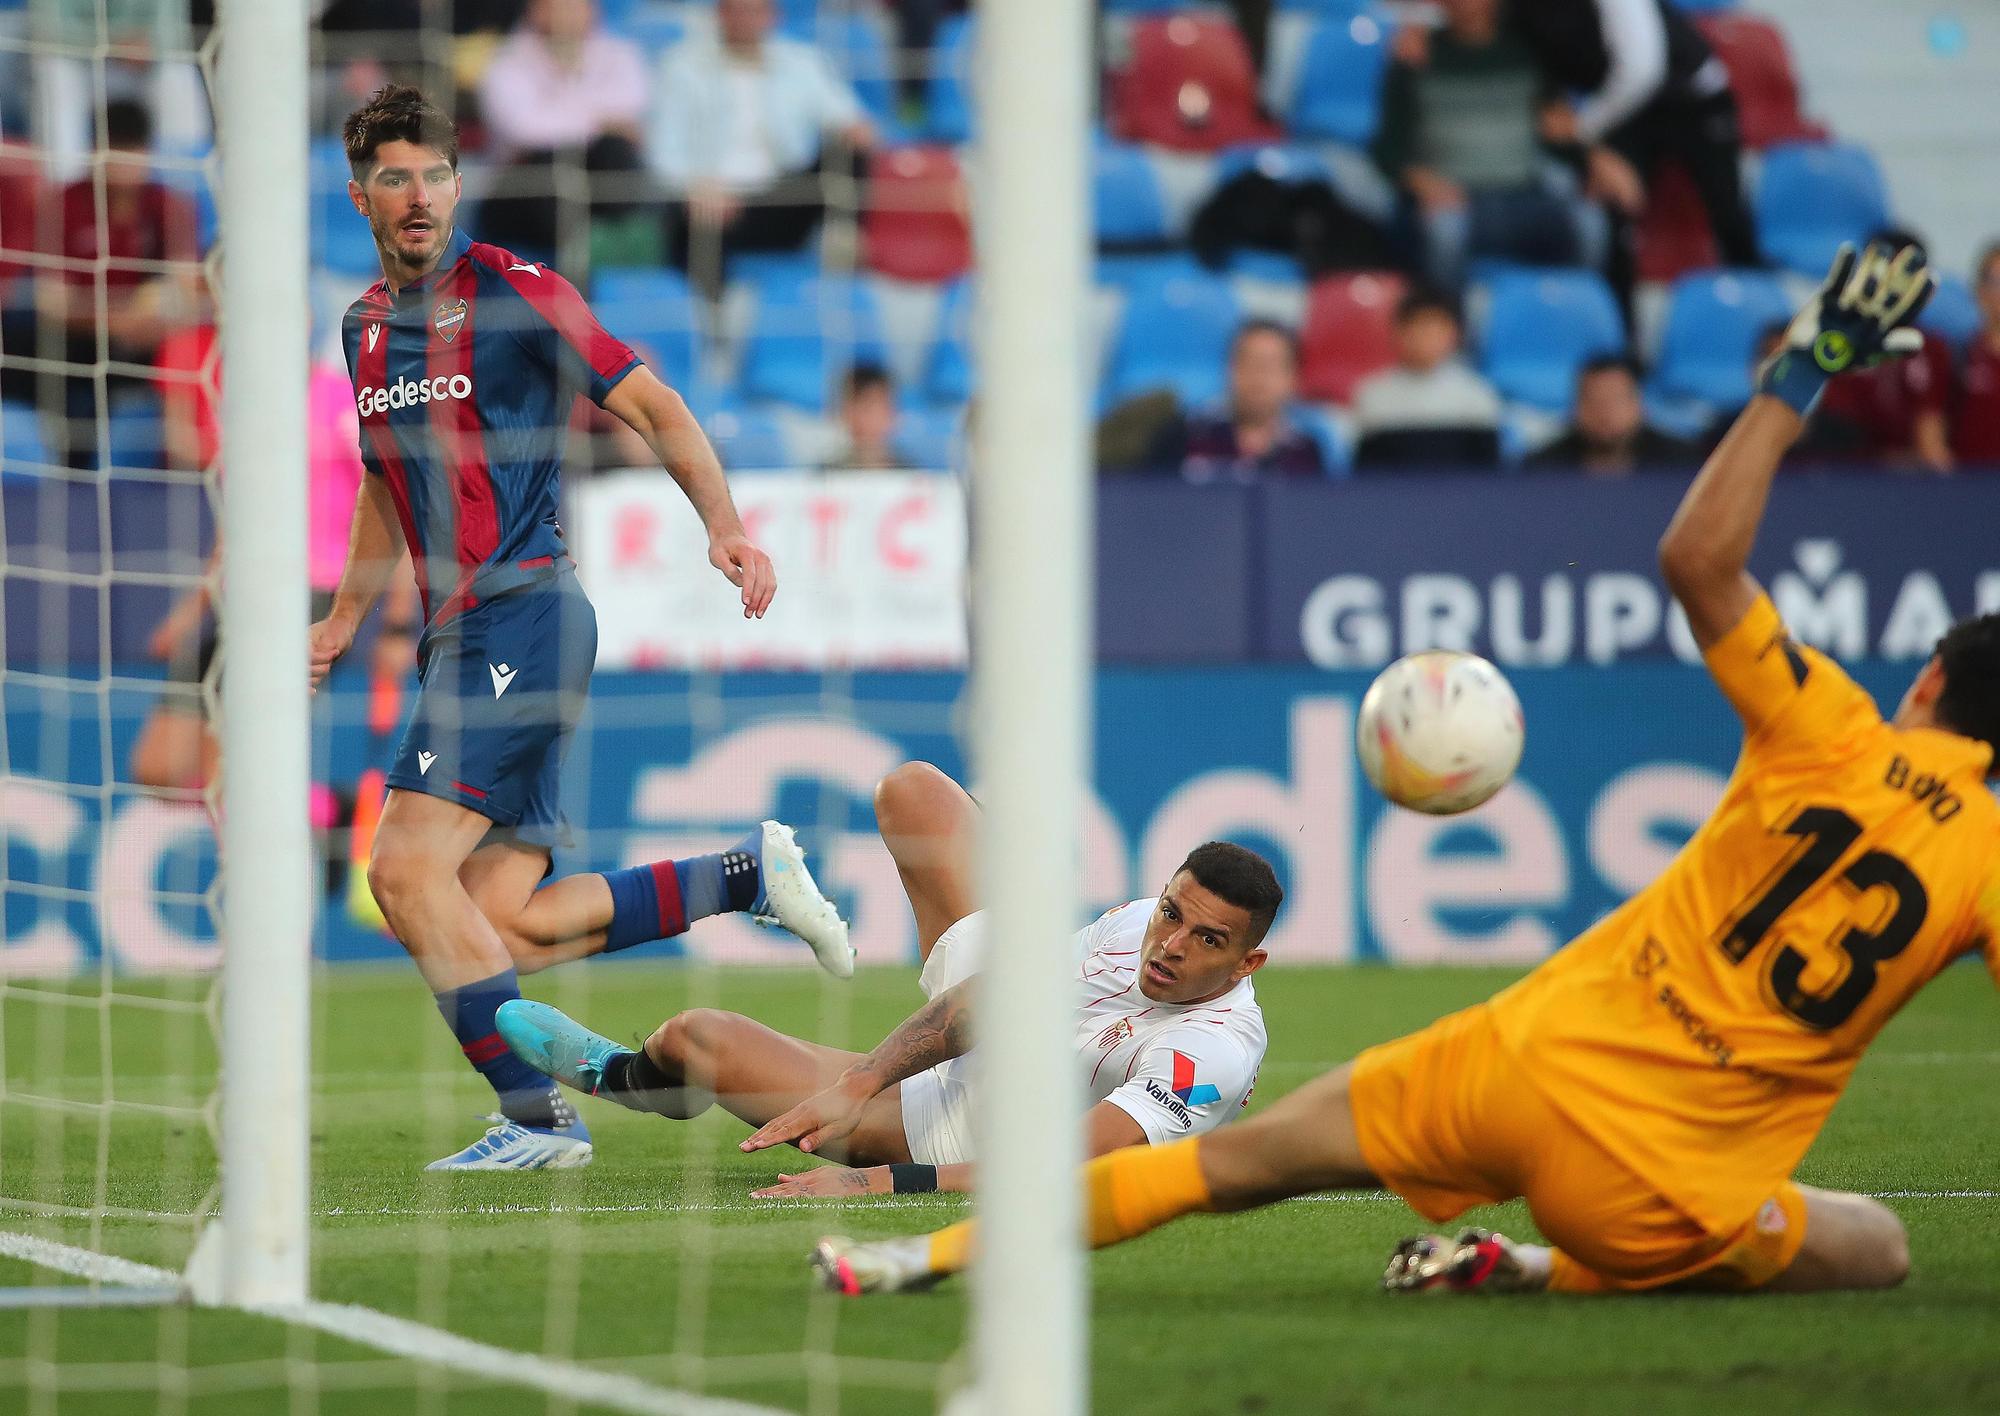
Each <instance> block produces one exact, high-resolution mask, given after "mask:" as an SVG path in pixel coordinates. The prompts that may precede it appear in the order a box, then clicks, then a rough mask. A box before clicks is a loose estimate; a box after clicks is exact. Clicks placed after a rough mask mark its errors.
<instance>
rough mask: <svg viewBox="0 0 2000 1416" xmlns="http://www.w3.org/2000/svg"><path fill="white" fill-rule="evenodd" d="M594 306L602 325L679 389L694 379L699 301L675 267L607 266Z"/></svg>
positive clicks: (597, 284) (698, 361)
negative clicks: (632, 346) (639, 267)
mask: <svg viewBox="0 0 2000 1416" xmlns="http://www.w3.org/2000/svg"><path fill="white" fill-rule="evenodd" d="M591 296H592V299H591V304H592V306H593V308H595V309H596V310H597V312H598V314H599V316H600V317H601V318H602V319H603V321H604V327H605V328H606V329H608V330H610V331H611V332H612V333H613V334H615V335H617V336H618V337H619V338H620V339H622V340H624V341H625V342H626V343H627V344H632V345H637V346H640V351H639V352H640V354H641V356H642V357H644V358H645V359H646V361H647V362H648V363H650V364H652V365H653V370H654V372H655V373H657V374H658V375H659V376H660V377H661V378H662V379H664V380H665V381H666V382H667V383H669V384H671V385H673V386H674V387H675V388H687V387H689V386H691V385H692V384H694V383H695V382H696V379H697V376H698V374H699V371H700V368H701V329H702V320H701V304H700V301H699V299H698V297H697V296H696V295H695V293H694V290H693V288H692V287H691V286H689V284H688V282H687V277H686V276H684V275H682V274H681V273H680V272H679V271H674V270H606V271H602V272H600V273H599V274H598V276H597V280H596V282H595V284H594V285H593V287H592V290H591Z"/></svg>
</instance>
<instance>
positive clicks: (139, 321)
mask: <svg viewBox="0 0 2000 1416" xmlns="http://www.w3.org/2000/svg"><path fill="white" fill-rule="evenodd" d="M99 137H100V148H101V153H102V155H101V158H100V161H101V162H102V165H103V175H104V200H103V204H102V207H101V208H100V206H99V202H98V184H97V181H96V179H95V178H92V177H83V178H79V179H78V180H77V181H75V182H72V183H70V184H69V185H68V186H67V187H65V188H64V189H63V191H62V195H61V198H60V200H59V202H58V204H57V205H58V208H59V218H58V219H59V223H60V224H59V225H58V226H57V227H56V229H55V230H54V231H53V233H52V234H53V239H54V240H55V241H56V242H58V243H59V249H58V251H57V254H58V255H59V256H61V258H62V259H63V260H64V261H65V262H66V265H65V267H64V268H63V270H62V271H61V273H60V275H59V276H53V277H50V278H45V279H42V280H41V281H39V282H38V283H37V288H36V292H35V304H34V306H33V308H17V309H13V310H9V311H7V312H6V313H5V314H4V316H0V319H4V326H0V347H4V348H5V349H6V350H7V351H8V352H9V353H10V354H15V355H23V356H27V357H31V358H37V359H43V360H53V361H57V362H62V361H67V362H69V363H73V364H83V365H93V364H96V363H97V362H98V357H99V356H98V333H99V324H100V287H101V289H102V306H101V311H102V326H103V333H104V336H105V339H106V342H107V345H108V350H109V353H110V357H111V358H112V359H113V360H114V361H117V362H120V363H126V364H150V363H151V362H152V360H153V352H154V350H155V349H156V348H157V347H158V346H159V343H160V340H161V338H162V337H163V336H164V335H165V333H166V332H167V331H168V330H169V329H172V328H175V327H177V326H179V325H182V324H185V323H188V322H190V321H192V320H196V319H199V318H201V317H202V311H203V306H204V303H205V297H204V291H203V286H202V283H201V278H200V276H199V274H198V273H197V272H196V270H195V269H194V267H193V262H194V261H195V260H197V259H198V258H199V255H200V250H199V241H198V236H197V230H196V216H195V209H194V204H193V202H191V201H190V200H189V199H188V198H187V197H186V196H185V195H184V194H182V193H180V192H177V191H175V190H173V189H172V188H170V187H167V186H166V185H164V184H163V183H160V182H158V181H155V180H154V178H153V176H152V159H151V145H152V122H151V119H150V118H149V116H148V115H147V112H146V110H145V108H144V107H143V106H142V105H140V104H139V103H138V102H136V101H134V100H130V99H119V100H116V101H114V102H112V103H110V104H108V105H107V106H106V109H105V114H104V123H103V127H102V130H101V132H100V134H99ZM169 262H184V263H187V268H185V269H181V270H166V269H163V268H162V267H163V266H164V265H165V264H167V263H169ZM106 385H107V388H108V389H109V390H110V391H111V392H112V393H114V394H116V393H118V392H122V391H125V390H129V389H133V388H144V387H145V384H144V382H143V381H141V380H135V379H132V378H130V377H128V376H126V375H124V374H119V373H111V374H108V375H107V377H106ZM96 392H97V388H96V381H95V380H94V379H93V378H92V377H91V376H90V375H89V374H80V375H74V376H64V375H53V374H48V373H46V372H38V371H35V370H31V369H25V368H22V367H21V366H20V365H19V364H18V363H12V362H10V363H9V364H8V365H7V366H6V367H5V368H4V369H0V395H4V396H5V397H7V398H10V399H15V400H20V401H24V402H33V403H36V404H38V405H39V406H40V407H41V408H42V410H43V412H44V413H45V414H50V415H56V423H55V426H54V432H55V437H54V438H53V442H54V443H55V444H56V446H57V447H58V448H59V449H61V451H62V453H63V455H64V456H65V457H66V459H67V460H68V461H70V462H71V463H72V464H77V463H79V462H80V461H81V460H82V459H83V458H84V457H85V456H86V454H88V452H89V451H90V449H92V448H93V447H94V446H95V444H96V423H97V414H98V411H99V410H98V407H97V397H96Z"/></svg>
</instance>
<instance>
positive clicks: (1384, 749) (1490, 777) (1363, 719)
mask: <svg viewBox="0 0 2000 1416" xmlns="http://www.w3.org/2000/svg"><path fill="white" fill-rule="evenodd" d="M1522 733H1523V723H1522V719H1521V701H1520V700H1519V699H1518V698H1516V697H1515V696H1514V690H1513V688H1512V687H1511V686H1510V685H1509V684H1508V682H1507V680H1506V679H1505V678H1503V677H1502V676H1501V673H1500V671H1499V670H1498V669H1496V668H1494V667H1493V666H1492V665H1491V664H1489V663H1487V662H1486V661H1485V660H1484V659H1482V658H1480V657H1479V656H1478V655H1477V654H1462V653H1460V652H1459V651H1457V650H1455V649H1432V650H1428V651H1426V652H1424V653H1422V654H1408V655H1405V656H1404V657H1403V658H1400V659H1398V660H1397V661H1396V662H1395V663H1393V664H1391V665H1389V667H1388V668H1386V669H1384V670H1382V672H1381V674H1380V675H1379V676H1378V677H1377V678H1376V680H1375V682H1374V683H1372V684H1370V685H1369V686H1368V693H1367V696H1366V697H1364V698H1363V699H1362V700H1361V715H1360V717H1359V718H1358V719H1357V720H1356V722H1355V725H1354V745H1355V749H1356V750H1357V751H1358V752H1359V753H1360V754H1361V770H1362V771H1364V772H1366V773H1367V774H1368V780H1369V781H1371V782H1373V783H1374V784H1375V787H1376V790H1378V791H1379V792H1381V793H1382V795H1383V796H1385V797H1387V798H1389V800H1391V801H1393V802H1395V803H1396V804H1397V805H1399V806H1407V807H1409V808H1410V809H1411V810H1412V811H1422V812H1426V813H1428V814H1429V815H1432V816H1450V815H1452V814H1453V813H1454V812H1460V811H1470V810H1471V809H1472V808H1473V807H1475V806H1477V805H1479V803H1481V802H1482V801H1485V800H1486V799H1487V798H1488V797H1490V796H1492V795H1493V794H1494V793H1495V792H1497V791H1499V790H1500V789H1501V788H1502V787H1504V786H1506V785H1507V782H1508V780H1509V779H1510V778H1512V777H1513V775H1514V769H1515V768H1516V767H1518V766H1520V765H1521V740H1522Z"/></svg>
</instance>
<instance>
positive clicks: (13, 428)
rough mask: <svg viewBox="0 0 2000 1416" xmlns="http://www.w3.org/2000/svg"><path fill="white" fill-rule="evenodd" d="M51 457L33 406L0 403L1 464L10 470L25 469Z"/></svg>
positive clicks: (52, 457) (20, 470) (49, 459)
mask: <svg viewBox="0 0 2000 1416" xmlns="http://www.w3.org/2000/svg"><path fill="white" fill-rule="evenodd" d="M54 460H55V458H54V456H53V455H52V454H51V453H50V452H49V446H48V444H47V443H46V442H44V441H43V439H42V420H41V419H40V417H38V416H37V415H36V413H35V410H34V408H33V407H32V406H30V405H28V404H25V403H8V404H0V464H4V466H5V468H6V470H7V471H9V472H24V471H27V470H28V469H29V468H30V467H32V466H34V465H37V464H41V463H47V462H53V461H54Z"/></svg>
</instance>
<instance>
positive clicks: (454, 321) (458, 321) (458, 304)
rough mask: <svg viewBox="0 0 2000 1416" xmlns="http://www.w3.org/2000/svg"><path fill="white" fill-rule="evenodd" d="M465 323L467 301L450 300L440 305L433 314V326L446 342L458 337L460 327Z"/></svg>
mask: <svg viewBox="0 0 2000 1416" xmlns="http://www.w3.org/2000/svg"><path fill="white" fill-rule="evenodd" d="M464 323H465V301H464V300H463V299H459V300H448V301H446V302H445V303H444V304H442V305H439V306H438V307H437V309H436V311H434V312H433V313H432V315H431V326H432V327H433V328H434V329H436V330H437V332H438V336H439V338H441V339H443V340H444V342H445V343H446V344H449V343H451V342H452V341H453V340H454V339H456V338H458V328H459V326H460V325H462V324H464Z"/></svg>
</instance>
